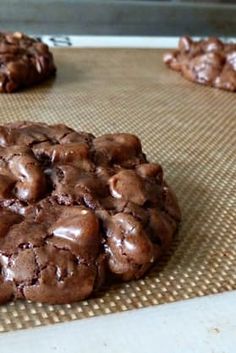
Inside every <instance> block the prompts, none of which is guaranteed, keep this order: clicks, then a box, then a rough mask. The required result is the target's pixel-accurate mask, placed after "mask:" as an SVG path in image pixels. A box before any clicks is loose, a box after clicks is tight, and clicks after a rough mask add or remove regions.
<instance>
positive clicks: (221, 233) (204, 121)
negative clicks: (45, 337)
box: [0, 49, 236, 332]
mask: <svg viewBox="0 0 236 353" xmlns="http://www.w3.org/2000/svg"><path fill="white" fill-rule="evenodd" d="M54 54H55V58H56V62H57V65H58V75H57V78H56V79H55V80H51V81H50V82H47V83H46V84H43V85H41V86H38V87H34V88H33V89H31V90H25V91H24V92H21V93H17V94H14V95H0V123H5V122H9V121H13V120H22V119H30V120H40V121H45V122H47V123H56V122H63V123H66V124H69V125H71V126H72V127H74V128H76V129H82V130H85V131H91V132H93V133H95V134H102V133H105V132H108V131H113V132H114V131H128V132H132V133H136V134H137V135H138V136H140V138H141V140H142V142H143V148H144V151H145V152H146V153H147V155H148V157H149V159H150V160H153V161H158V162H160V163H161V164H162V165H163V167H164V170H165V176H166V179H167V180H168V181H169V183H170V184H171V185H172V187H173V188H174V190H175V191H176V193H177V196H178V198H179V202H180V206H181V209H182V213H183V221H182V225H181V228H180V231H179V234H178V235H177V237H176V239H175V242H174V244H173V247H172V249H171V250H170V252H169V254H167V255H166V257H165V258H163V260H162V261H161V262H160V263H159V264H158V266H156V267H155V268H154V269H153V270H152V271H151V272H150V273H149V274H148V275H147V276H146V277H145V278H143V279H141V280H138V281H133V282H130V283H126V284H116V285H114V286H112V287H109V288H105V289H104V290H103V291H101V292H99V293H98V294H97V296H96V297H95V298H92V299H89V300H85V301H82V302H80V303H76V304H73V305H56V306H52V305H44V304H34V303H30V302H22V301H18V302H16V303H10V304H7V305H2V306H0V331H1V332H4V331H10V330H17V329H22V328H29V327H35V326H40V325H47V324H51V323H57V322H64V321H68V320H75V319H82V318H85V317H91V316H96V315H103V314H108V313H113V312H119V311H125V310H129V309H134V308H143V307H147V306H151V305H156V304H162V303H167V302H173V301H177V300H182V299H188V298H192V297H197V296H203V295H206V294H213V293H218V292H223V291H228V290H232V289H236V217H235V216H236V198H235V195H236V94H234V93H228V92H223V91H219V90H216V89H211V88H207V87H203V86H198V85H196V84H192V83H191V82H187V81H185V80H184V79H182V78H181V77H180V75H179V74H177V73H174V72H173V71H170V70H168V69H166V68H165V67H164V65H163V64H162V54H163V52H162V51H161V50H150V49H149V50H134V49H131V50H127V49H124V50H121V49H54Z"/></svg>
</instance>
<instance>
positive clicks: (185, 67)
mask: <svg viewBox="0 0 236 353" xmlns="http://www.w3.org/2000/svg"><path fill="white" fill-rule="evenodd" d="M164 62H165V63H166V65H167V66H169V67H170V68H171V69H173V70H176V71H180V72H181V73H182V75H183V76H184V77H185V78H187V79H188V80H190V81H194V82H197V83H200V84H204V85H209V86H213V87H216V88H221V89H225V90H228V91H233V92H234V91H236V44H225V43H223V42H221V41H220V40H219V39H217V38H209V39H204V40H200V41H193V40H192V39H191V38H189V37H182V38H180V41H179V48H178V49H177V50H175V51H174V52H172V53H167V54H165V55H164Z"/></svg>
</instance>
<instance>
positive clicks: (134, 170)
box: [0, 47, 180, 304]
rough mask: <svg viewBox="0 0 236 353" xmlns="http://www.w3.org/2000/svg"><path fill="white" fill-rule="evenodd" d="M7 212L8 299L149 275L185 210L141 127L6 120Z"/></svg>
mask: <svg viewBox="0 0 236 353" xmlns="http://www.w3.org/2000/svg"><path fill="white" fill-rule="evenodd" d="M0 49H1V47H0ZM0 220H1V221H0V302H1V303H2V302H6V301H8V300H11V299H17V298H21V299H29V300H32V301H39V302H47V303H54V304H55V303H58V304H59V303H70V302H74V301H78V300H81V299H84V298H87V297H88V296H90V295H92V294H93V292H94V291H96V290H97V289H99V288H100V287H101V286H102V285H103V283H104V281H106V279H107V278H110V277H113V278H117V279H120V280H123V281H127V280H131V279H135V278H140V277H141V276H143V275H144V274H145V273H146V271H147V270H148V269H149V268H150V267H151V266H152V265H153V264H154V263H155V262H156V261H157V260H158V259H159V258H160V256H161V255H162V254H163V253H164V252H165V251H166V249H168V248H169V246H170V244H171V241H172V239H173V236H174V233H175V232H176V230H177V226H178V224H179V221H180V210H179V206H178V203H177V199H176V197H175V195H174V193H173V191H172V190H171V189H170V187H169V186H168V185H167V184H166V182H165V181H164V180H163V170H162V168H161V166H160V165H159V164H154V163H149V162H148V161H147V159H146V157H145V155H144V153H143V152H142V146H141V142H140V140H139V139H138V138H137V137H136V136H134V135H131V134H109V135H104V136H100V137H97V138H96V137H94V136H93V135H91V134H89V133H85V132H76V131H74V130H72V129H70V128H68V127H67V126H65V125H62V124H59V125H52V126H48V125H46V124H40V123H33V122H17V123H13V124H7V125H5V126H0Z"/></svg>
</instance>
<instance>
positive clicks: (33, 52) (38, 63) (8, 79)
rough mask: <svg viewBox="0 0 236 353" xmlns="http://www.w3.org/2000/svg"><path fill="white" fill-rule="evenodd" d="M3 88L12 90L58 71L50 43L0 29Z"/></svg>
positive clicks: (0, 77) (6, 90) (7, 90)
mask: <svg viewBox="0 0 236 353" xmlns="http://www.w3.org/2000/svg"><path fill="white" fill-rule="evenodd" d="M0 60H1V68H0V92H1V93H11V92H14V91H16V90H18V89H19V88H21V87H28V86H31V85H34V84H35V83H38V82H40V81H43V80H45V79H47V78H49V77H50V76H52V75H54V74H55V72H56V67H55V65H54V62H53V56H52V54H51V52H50V51H49V49H48V46H47V45H46V44H44V43H41V42H40V41H38V40H36V39H33V38H30V37H28V36H26V35H25V34H23V33H20V32H15V33H0Z"/></svg>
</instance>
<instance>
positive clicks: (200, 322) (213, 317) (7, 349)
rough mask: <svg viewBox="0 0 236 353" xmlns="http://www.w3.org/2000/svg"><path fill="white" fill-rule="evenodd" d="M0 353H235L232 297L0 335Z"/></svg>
mask: <svg viewBox="0 0 236 353" xmlns="http://www.w3.org/2000/svg"><path fill="white" fill-rule="evenodd" d="M0 347H1V348H0V352H1V353H12V352H17V353H42V352H43V353H54V352H57V353H80V352H83V353H87V352H88V353H91V352H96V353H100V352H112V353H116V352H117V353H121V352H122V353H150V352H160V353H185V352H186V353H235V352H236V291H233V292H228V293H224V294H217V295H213V296H207V297H202V298H196V299H191V300H187V301H181V302H177V303H173V304H164V305H160V306H154V307H150V308H146V309H139V310H132V311H128V312H123V313H118V314H110V315H107V316H99V317H95V318H90V319H83V320H79V321H73V322H68V323H62V324H55V325H51V326H46V327H41V328H34V329H28V330H22V331H15V332H9V333H3V334H1V335H0Z"/></svg>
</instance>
